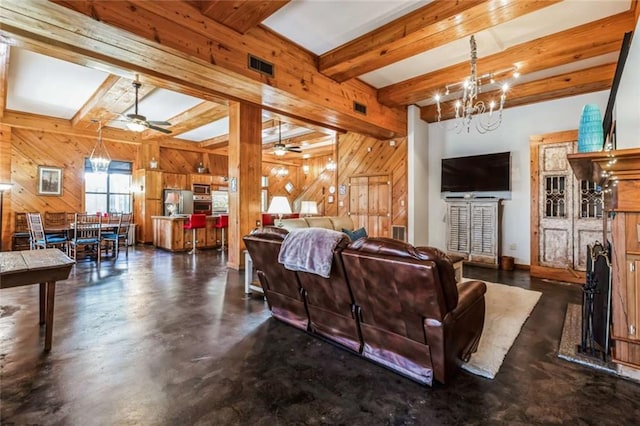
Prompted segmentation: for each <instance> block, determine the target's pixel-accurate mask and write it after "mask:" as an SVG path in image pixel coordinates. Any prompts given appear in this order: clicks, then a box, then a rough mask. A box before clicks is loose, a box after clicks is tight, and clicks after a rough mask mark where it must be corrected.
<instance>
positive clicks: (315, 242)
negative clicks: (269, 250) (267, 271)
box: [278, 228, 344, 278]
mask: <svg viewBox="0 0 640 426" xmlns="http://www.w3.org/2000/svg"><path fill="white" fill-rule="evenodd" d="M343 237H344V234H343V233H342V232H338V231H332V230H329V229H323V228H307V229H294V230H292V231H291V232H289V234H288V235H287V236H286V237H285V239H284V241H283V242H282V247H281V248H280V253H279V254H278V262H279V263H281V264H283V265H284V267H285V268H287V269H289V270H291V271H301V272H310V273H312V274H317V275H320V276H321V277H324V278H329V274H330V273H331V261H332V260H333V250H334V249H335V248H336V245H338V242H340V240H341V239H342V238H343Z"/></svg>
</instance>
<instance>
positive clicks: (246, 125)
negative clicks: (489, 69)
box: [227, 102, 262, 269]
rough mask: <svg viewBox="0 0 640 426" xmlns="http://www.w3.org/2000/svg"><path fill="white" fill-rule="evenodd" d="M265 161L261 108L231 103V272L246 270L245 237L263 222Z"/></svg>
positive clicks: (229, 262) (229, 235) (229, 261)
mask: <svg viewBox="0 0 640 426" xmlns="http://www.w3.org/2000/svg"><path fill="white" fill-rule="evenodd" d="M261 158H262V110H261V108H260V107H259V106H256V105H253V104H248V103H242V102H229V228H228V229H227V231H228V242H229V258H228V259H229V260H228V262H227V266H228V267H229V268H233V269H241V268H243V267H244V255H243V252H244V249H245V247H244V242H243V241H242V237H243V236H244V235H246V234H248V233H249V232H251V230H252V229H253V228H254V227H255V226H256V222H257V221H258V220H260V189H261V188H260V174H261V163H262V160H261Z"/></svg>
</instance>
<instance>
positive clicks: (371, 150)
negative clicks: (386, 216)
mask: <svg viewBox="0 0 640 426" xmlns="http://www.w3.org/2000/svg"><path fill="white" fill-rule="evenodd" d="M393 141H395V146H391V145H392V144H391V143H390V142H391V141H389V140H379V139H375V138H371V137H368V136H364V135H360V134H357V133H346V134H344V135H342V136H340V138H339V141H338V181H337V185H338V190H337V191H336V195H337V200H338V202H337V203H336V205H337V210H338V215H339V216H343V215H347V213H348V208H349V198H348V197H349V191H348V190H347V191H346V193H345V194H344V195H340V191H339V187H340V185H348V183H349V177H351V176H359V175H380V174H389V175H390V176H391V181H392V201H391V224H392V225H402V226H407V188H408V180H407V178H408V175H407V139H406V138H396V139H393ZM388 237H391V235H388Z"/></svg>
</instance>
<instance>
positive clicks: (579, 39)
mask: <svg viewBox="0 0 640 426" xmlns="http://www.w3.org/2000/svg"><path fill="white" fill-rule="evenodd" d="M634 25H635V22H634V18H633V15H632V14H631V13H630V12H625V13H620V14H618V15H614V16H611V17H609V18H605V19H601V20H599V21H595V22H591V23H589V24H585V25H581V26H578V27H575V28H571V29H570V30H567V31H562V32H560V33H556V34H552V35H550V36H547V37H542V38H540V39H537V40H533V41H529V42H526V43H522V44H519V45H517V46H514V47H511V48H509V49H506V50H504V51H502V52H500V53H496V54H493V55H490V56H487V57H484V58H479V59H478V68H480V69H484V70H500V69H505V68H509V67H511V66H513V65H516V66H518V70H519V71H520V73H521V74H529V73H532V72H535V71H541V70H544V69H546V68H552V67H557V66H560V65H566V64H569V63H571V62H574V61H576V60H581V59H588V58H592V57H595V56H599V55H604V54H607V53H611V52H616V51H619V50H620V46H621V44H622V38H623V37H624V33H625V32H627V31H632V30H633V27H634ZM468 74H469V63H468V62H460V63H458V64H456V65H452V66H450V67H447V68H443V69H441V70H438V71H434V72H431V73H428V74H424V75H421V76H418V77H414V78H411V79H409V80H405V81H402V82H399V83H395V84H392V85H389V86H386V87H383V88H381V89H380V90H379V94H378V99H379V100H380V102H383V103H385V104H388V105H404V104H410V103H414V102H418V101H420V100H422V99H425V98H432V97H433V96H434V95H435V94H436V93H437V92H438V91H443V90H444V87H445V85H446V84H447V83H450V82H452V81H463V80H464V79H465V77H466V76H467V75H468ZM540 93H541V94H542V93H543V91H542V92H540Z"/></svg>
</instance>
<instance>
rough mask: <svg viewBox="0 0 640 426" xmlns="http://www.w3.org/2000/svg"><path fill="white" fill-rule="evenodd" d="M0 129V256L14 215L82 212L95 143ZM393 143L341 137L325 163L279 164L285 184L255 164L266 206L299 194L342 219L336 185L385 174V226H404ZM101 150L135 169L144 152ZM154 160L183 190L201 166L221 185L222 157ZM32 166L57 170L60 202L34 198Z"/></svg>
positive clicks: (119, 147)
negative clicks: (2, 175)
mask: <svg viewBox="0 0 640 426" xmlns="http://www.w3.org/2000/svg"><path fill="white" fill-rule="evenodd" d="M3 129H5V127H3V126H0V133H1V134H3V135H7V137H4V138H0V154H1V155H0V163H1V164H0V165H1V166H2V170H3V171H5V170H8V169H9V168H10V170H11V173H10V175H7V176H6V179H4V180H6V181H9V182H12V183H13V184H14V185H13V187H12V188H11V190H10V191H8V192H7V193H5V202H4V209H3V216H4V220H3V228H4V232H3V238H2V243H3V247H4V249H5V250H8V249H10V241H11V235H12V233H13V230H14V229H15V228H14V224H13V222H14V212H22V211H40V212H44V211H47V210H49V211H84V188H83V184H84V180H83V168H84V159H85V158H86V157H88V156H89V154H90V153H91V150H92V149H93V147H94V145H95V138H88V137H80V136H68V135H61V134H54V133H48V132H43V131H35V130H27V129H19V128H6V129H5V130H3ZM395 142H396V146H395V147H392V146H390V144H389V141H388V140H378V139H375V138H371V137H367V136H363V135H360V134H357V133H347V134H344V135H342V136H340V138H339V143H338V147H337V154H336V155H335V156H331V155H324V156H319V157H314V158H310V159H303V160H301V159H291V160H288V159H286V158H285V159H284V160H283V163H286V164H287V165H286V167H287V168H288V170H289V175H287V176H285V177H278V176H277V175H276V174H275V171H276V170H277V168H278V167H280V164H278V163H276V162H273V161H272V160H270V159H265V160H264V161H263V163H262V173H263V175H266V176H269V188H268V195H269V199H271V197H273V196H275V195H285V196H287V197H288V198H289V201H290V203H291V205H292V207H293V205H294V201H295V200H296V199H297V198H298V197H300V195H301V194H303V198H304V199H305V200H314V201H316V202H317V203H318V209H319V213H320V214H322V215H346V214H347V212H348V199H347V196H348V191H347V194H346V195H340V194H339V190H338V188H339V185H341V184H345V185H346V184H347V183H348V179H349V177H350V176H353V175H362V174H381V173H388V174H390V175H391V176H392V180H393V197H392V198H393V201H392V224H394V225H404V226H406V225H407V212H406V193H407V167H406V138H398V139H395ZM105 145H106V146H107V149H108V150H109V153H110V155H111V157H112V158H113V159H115V160H122V161H132V162H134V168H138V167H140V166H141V164H139V163H140V161H139V158H141V150H143V149H144V147H145V146H146V145H141V146H139V147H138V149H132V145H131V144H125V143H117V142H105ZM369 148H371V149H370V150H369ZM159 152H160V158H158V160H159V162H160V169H161V170H162V171H163V172H165V173H167V174H170V173H174V174H190V175H191V178H189V177H186V180H185V182H186V183H185V185H186V186H185V188H187V187H190V183H191V182H192V181H193V179H194V177H193V176H195V170H196V167H197V164H198V163H199V162H200V161H203V163H204V164H205V165H207V167H209V172H210V173H211V174H212V175H214V177H213V178H212V181H211V183H212V184H214V185H216V184H218V185H219V186H224V185H225V183H224V181H223V178H222V177H223V176H226V175H227V173H228V166H227V163H228V162H227V157H226V156H223V155H217V154H211V153H198V152H191V151H182V150H180V149H170V148H164V147H162V148H160V151H159ZM8 153H9V154H8ZM9 156H10V158H9ZM330 158H333V160H334V161H336V162H337V163H338V172H328V171H326V170H325V167H326V164H327V162H328V161H329V159H330ZM5 163H6V165H5ZM303 164H308V165H309V173H307V174H305V173H303V171H302V165H303ZM38 165H46V166H55V167H61V168H63V169H64V172H63V174H64V176H63V194H62V196H60V197H57V196H39V195H38V194H37V173H38ZM196 177H198V176H196ZM289 181H290V182H291V183H292V184H293V185H294V191H293V192H292V193H291V194H288V193H287V192H286V190H285V189H284V185H285V184H286V183H287V182H289ZM330 186H335V187H336V192H335V193H334V194H333V197H334V202H333V203H329V202H328V200H329V196H330V195H331V194H330V193H329V187H330ZM341 202H342V205H340V203H341Z"/></svg>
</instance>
